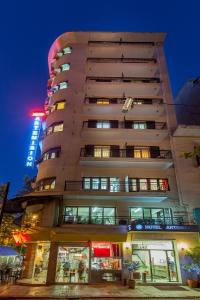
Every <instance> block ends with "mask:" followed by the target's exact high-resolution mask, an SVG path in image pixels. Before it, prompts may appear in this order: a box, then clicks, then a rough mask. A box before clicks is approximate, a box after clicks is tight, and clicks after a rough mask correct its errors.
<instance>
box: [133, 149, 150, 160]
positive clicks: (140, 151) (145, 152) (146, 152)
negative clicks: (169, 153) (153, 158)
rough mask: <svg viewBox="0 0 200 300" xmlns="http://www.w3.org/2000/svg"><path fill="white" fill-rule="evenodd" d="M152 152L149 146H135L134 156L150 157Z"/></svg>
mask: <svg viewBox="0 0 200 300" xmlns="http://www.w3.org/2000/svg"><path fill="white" fill-rule="evenodd" d="M149 157H150V153H149V148H148V147H147V148H140V147H135V148H134V158H149Z"/></svg>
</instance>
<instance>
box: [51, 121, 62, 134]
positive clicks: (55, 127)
mask: <svg viewBox="0 0 200 300" xmlns="http://www.w3.org/2000/svg"><path fill="white" fill-rule="evenodd" d="M58 131H63V123H60V124H57V125H55V126H54V128H53V132H58Z"/></svg>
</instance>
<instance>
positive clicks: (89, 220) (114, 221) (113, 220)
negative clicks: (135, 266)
mask: <svg viewBox="0 0 200 300" xmlns="http://www.w3.org/2000/svg"><path fill="white" fill-rule="evenodd" d="M62 224H92V225H128V224H134V225H135V224H142V225H193V224H189V223H188V221H187V220H186V218H185V217H181V216H180V217H162V218H148V219H135V218H131V217H123V216H121V217H120V216H119V217H114V216H111V217H109V216H104V217H99V216H81V215H79V216H67V215H64V216H63V222H62Z"/></svg>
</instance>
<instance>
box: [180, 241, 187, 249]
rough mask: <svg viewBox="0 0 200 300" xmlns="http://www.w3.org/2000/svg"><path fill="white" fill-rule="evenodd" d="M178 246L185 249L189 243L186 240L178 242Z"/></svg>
mask: <svg viewBox="0 0 200 300" xmlns="http://www.w3.org/2000/svg"><path fill="white" fill-rule="evenodd" d="M178 248H179V250H181V251H185V250H186V249H187V248H188V244H187V243H185V242H181V243H178Z"/></svg>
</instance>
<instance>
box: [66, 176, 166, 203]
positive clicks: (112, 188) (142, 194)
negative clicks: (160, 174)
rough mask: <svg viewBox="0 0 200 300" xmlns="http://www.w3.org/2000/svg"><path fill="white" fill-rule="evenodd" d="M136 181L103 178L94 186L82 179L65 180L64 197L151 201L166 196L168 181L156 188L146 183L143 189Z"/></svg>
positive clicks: (159, 199)
mask: <svg viewBox="0 0 200 300" xmlns="http://www.w3.org/2000/svg"><path fill="white" fill-rule="evenodd" d="M105 179H106V178H105ZM107 179H109V178H107ZM158 180H159V179H158ZM160 180H162V179H160ZM164 180H166V179H164ZM136 181H137V179H136ZM136 181H135V182H134V183H133V184H131V183H129V182H127V183H125V182H124V181H123V182H120V181H117V182H114V183H111V182H109V180H108V181H107V182H106V180H105V182H104V184H100V183H99V184H97V185H95V186H91V185H90V186H86V185H85V182H84V181H67V180H66V181H65V186H64V197H65V199H68V198H69V199H80V200H81V199H94V198H95V200H106V199H108V200H109V199H112V200H125V201H126V200H127V201H129V200H133V201H134V202H149V199H151V201H152V202H161V201H163V200H165V199H167V198H168V191H169V186H168V183H167V185H165V186H164V185H163V186H159V187H158V186H157V187H156V188H155V187H154V188H153V187H152V188H151V187H150V186H149V184H148V187H146V188H145V189H143V188H141V187H140V186H139V184H138V183H137V182H136ZM84 185H85V186H84Z"/></svg>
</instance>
